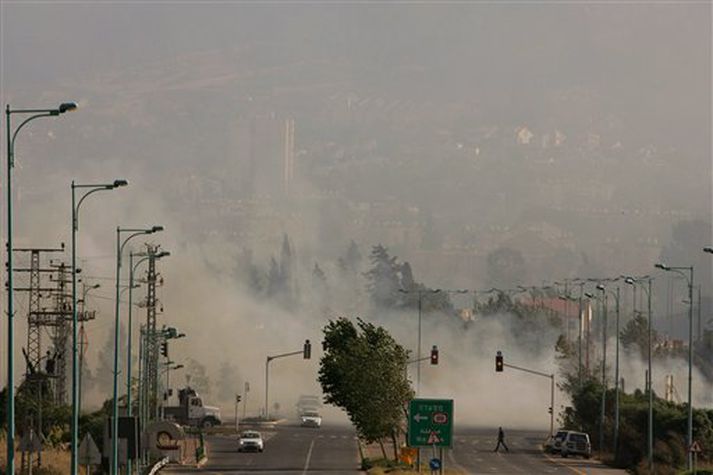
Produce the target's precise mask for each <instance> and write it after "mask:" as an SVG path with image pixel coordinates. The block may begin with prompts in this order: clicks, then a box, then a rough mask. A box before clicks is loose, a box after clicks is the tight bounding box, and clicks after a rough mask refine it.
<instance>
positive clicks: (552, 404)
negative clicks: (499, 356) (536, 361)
mask: <svg viewBox="0 0 713 475" xmlns="http://www.w3.org/2000/svg"><path fill="white" fill-rule="evenodd" d="M503 366H505V367H506V368H512V369H516V370H518V371H524V372H525V373H530V374H534V375H537V376H542V377H544V378H549V380H550V437H552V436H553V435H554V434H555V375H554V374H547V373H543V372H540V371H535V370H534V369H527V368H522V367H520V366H515V365H511V364H507V363H505V362H503Z"/></svg>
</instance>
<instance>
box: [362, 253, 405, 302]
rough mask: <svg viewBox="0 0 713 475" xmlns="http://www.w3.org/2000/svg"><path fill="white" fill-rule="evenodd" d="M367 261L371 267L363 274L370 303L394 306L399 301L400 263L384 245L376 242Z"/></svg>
mask: <svg viewBox="0 0 713 475" xmlns="http://www.w3.org/2000/svg"><path fill="white" fill-rule="evenodd" d="M369 261H370V262H371V269H369V271H367V272H366V273H365V274H364V275H365V277H366V279H367V286H366V288H367V290H368V292H369V294H370V296H371V301H372V303H373V304H374V305H375V306H376V307H383V308H394V307H395V306H396V304H397V302H398V301H399V297H398V290H399V288H400V286H401V281H400V278H399V271H400V265H399V264H398V263H397V261H396V257H392V256H391V255H390V254H389V251H388V249H386V247H385V246H383V245H381V244H378V245H376V246H374V247H373V248H372V249H371V255H370V256H369Z"/></svg>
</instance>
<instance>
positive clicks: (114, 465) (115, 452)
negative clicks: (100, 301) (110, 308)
mask: <svg viewBox="0 0 713 475" xmlns="http://www.w3.org/2000/svg"><path fill="white" fill-rule="evenodd" d="M159 231H163V226H153V227H151V228H145V229H136V228H122V227H121V226H117V228H116V303H115V308H114V374H113V392H112V411H111V414H112V423H111V472H110V473H111V475H119V441H118V437H119V400H118V394H117V393H118V377H119V278H120V274H121V255H122V253H123V252H124V246H125V245H126V243H128V242H129V241H130V240H131V239H132V238H134V237H136V236H142V235H144V234H153V233H156V232H159ZM122 233H128V234H129V236H128V237H126V239H124V240H123V241H122V240H121V234H122Z"/></svg>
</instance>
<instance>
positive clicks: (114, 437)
mask: <svg viewBox="0 0 713 475" xmlns="http://www.w3.org/2000/svg"><path fill="white" fill-rule="evenodd" d="M120 273H121V228H120V227H118V226H117V228H116V302H115V306H114V371H113V373H114V374H113V384H114V389H113V399H112V408H111V417H112V423H111V471H110V473H111V475H119V441H118V437H119V420H118V419H119V400H118V397H117V392H118V388H117V386H118V377H119V278H120Z"/></svg>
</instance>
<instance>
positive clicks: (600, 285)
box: [597, 284, 606, 290]
mask: <svg viewBox="0 0 713 475" xmlns="http://www.w3.org/2000/svg"><path fill="white" fill-rule="evenodd" d="M605 288H606V287H604V286H603V285H602V284H597V290H604V289H605Z"/></svg>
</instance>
